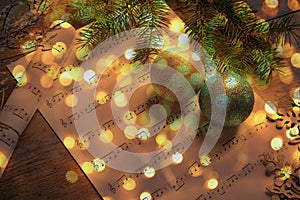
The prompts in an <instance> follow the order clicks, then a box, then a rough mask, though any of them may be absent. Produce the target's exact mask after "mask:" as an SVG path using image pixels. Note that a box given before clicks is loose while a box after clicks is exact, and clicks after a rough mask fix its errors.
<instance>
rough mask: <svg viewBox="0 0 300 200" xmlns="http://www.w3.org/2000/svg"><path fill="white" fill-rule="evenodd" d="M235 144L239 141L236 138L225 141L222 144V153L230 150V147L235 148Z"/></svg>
mask: <svg viewBox="0 0 300 200" xmlns="http://www.w3.org/2000/svg"><path fill="white" fill-rule="evenodd" d="M237 144H239V139H238V138H236V137H233V138H231V139H230V140H229V141H227V142H225V143H224V144H223V149H224V151H227V150H229V149H231V148H232V147H234V146H236V145H237Z"/></svg>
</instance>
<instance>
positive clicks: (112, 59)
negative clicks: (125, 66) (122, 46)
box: [105, 55, 120, 66]
mask: <svg viewBox="0 0 300 200" xmlns="http://www.w3.org/2000/svg"><path fill="white" fill-rule="evenodd" d="M119 62H120V60H119V59H118V58H117V57H116V56H115V55H110V56H107V58H106V59H105V64H106V66H110V65H112V64H114V65H115V66H116V65H119Z"/></svg>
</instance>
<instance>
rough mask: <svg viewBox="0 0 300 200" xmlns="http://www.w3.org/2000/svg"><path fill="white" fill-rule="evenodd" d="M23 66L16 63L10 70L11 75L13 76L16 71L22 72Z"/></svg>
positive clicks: (23, 70)
mask: <svg viewBox="0 0 300 200" xmlns="http://www.w3.org/2000/svg"><path fill="white" fill-rule="evenodd" d="M24 72H25V67H24V66H23V65H16V66H15V67H14V69H13V70H12V75H13V76H14V77H15V76H16V75H17V74H18V73H24Z"/></svg>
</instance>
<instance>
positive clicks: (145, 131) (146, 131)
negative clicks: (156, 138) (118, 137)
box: [137, 128, 150, 140]
mask: <svg viewBox="0 0 300 200" xmlns="http://www.w3.org/2000/svg"><path fill="white" fill-rule="evenodd" d="M137 137H138V138H140V139H141V140H148V138H149V137H150V131H149V129H147V128H141V129H140V130H139V131H138V134H137Z"/></svg>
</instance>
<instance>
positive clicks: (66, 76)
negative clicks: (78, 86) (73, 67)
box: [59, 71, 72, 86]
mask: <svg viewBox="0 0 300 200" xmlns="http://www.w3.org/2000/svg"><path fill="white" fill-rule="evenodd" d="M59 82H60V84H61V85H62V86H68V85H70V84H71V83H72V76H71V74H70V72H67V71H65V72H63V73H62V74H61V75H60V76H59Z"/></svg>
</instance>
